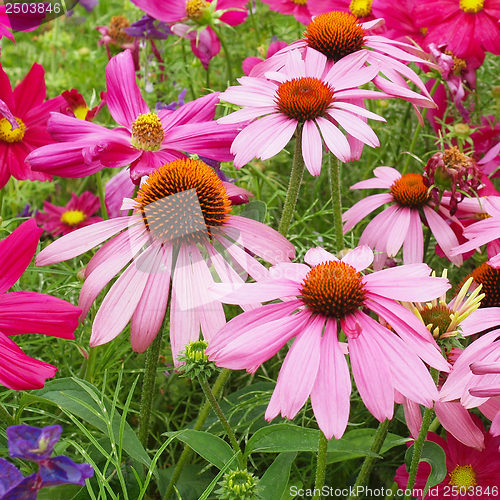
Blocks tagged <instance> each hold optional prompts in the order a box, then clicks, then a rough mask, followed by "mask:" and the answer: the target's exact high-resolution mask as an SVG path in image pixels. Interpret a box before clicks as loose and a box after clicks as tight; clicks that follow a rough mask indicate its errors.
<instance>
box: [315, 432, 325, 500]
mask: <svg viewBox="0 0 500 500" xmlns="http://www.w3.org/2000/svg"><path fill="white" fill-rule="evenodd" d="M327 449H328V439H326V437H325V435H324V434H323V432H321V431H319V441H318V461H317V462H316V481H315V483H314V497H313V498H321V493H320V492H321V488H323V485H324V484H325V473H326V451H327Z"/></svg>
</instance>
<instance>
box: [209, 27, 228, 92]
mask: <svg viewBox="0 0 500 500" xmlns="http://www.w3.org/2000/svg"><path fill="white" fill-rule="evenodd" d="M211 28H212V29H213V30H214V32H215V34H216V35H217V37H218V39H219V40H220V44H221V46H222V50H224V55H225V56H226V58H225V59H226V80H227V82H228V85H231V82H232V81H233V61H232V60H231V53H230V52H229V50H228V48H227V45H226V41H225V40H224V37H223V36H222V34H221V31H220V30H219V29H218V28H216V27H215V26H213V25H212V26H211Z"/></svg>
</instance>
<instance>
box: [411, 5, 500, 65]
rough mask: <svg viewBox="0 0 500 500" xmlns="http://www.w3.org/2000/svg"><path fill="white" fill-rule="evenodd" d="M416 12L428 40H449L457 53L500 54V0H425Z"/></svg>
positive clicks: (438, 42)
mask: <svg viewBox="0 0 500 500" xmlns="http://www.w3.org/2000/svg"><path fill="white" fill-rule="evenodd" d="M415 12H416V19H417V23H418V25H419V26H420V27H422V28H427V32H426V40H427V41H428V43H436V44H437V45H440V44H442V43H447V44H448V46H447V48H448V50H450V51H451V52H452V54H453V55H454V56H457V57H461V58H464V59H468V58H470V57H472V58H477V59H482V58H483V57H484V52H485V51H487V52H492V53H493V54H500V25H499V24H498V19H499V17H500V0H437V1H436V0H421V1H420V2H418V4H417V6H416V9H415Z"/></svg>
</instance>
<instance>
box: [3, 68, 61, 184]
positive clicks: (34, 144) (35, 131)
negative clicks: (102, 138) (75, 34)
mask: <svg viewBox="0 0 500 500" xmlns="http://www.w3.org/2000/svg"><path fill="white" fill-rule="evenodd" d="M44 74H45V71H44V69H43V67H42V66H40V65H39V64H36V63H35V64H33V66H32V67H31V69H30V71H29V73H28V74H27V75H26V76H25V77H24V79H23V80H22V81H21V83H19V84H18V85H16V87H15V89H14V91H12V87H11V86H10V81H9V77H8V76H7V74H6V73H5V71H4V70H3V68H2V66H1V65H0V96H1V98H2V100H3V101H4V102H5V104H6V106H7V107H8V108H9V109H10V111H11V112H12V114H13V115H14V117H15V119H16V121H17V124H18V127H17V128H13V127H12V126H11V124H10V122H9V120H8V119H7V118H1V119H0V189H1V188H2V187H3V186H5V184H7V181H8V180H9V178H10V176H11V175H12V176H13V177H15V178H16V179H19V180H26V179H29V180H32V181H33V180H38V181H44V180H48V179H50V178H51V177H50V175H47V174H44V173H41V172H32V171H31V170H30V168H29V167H28V165H27V164H26V163H25V161H24V160H25V158H26V156H27V155H28V153H30V152H31V151H33V150H34V149H36V148H38V147H39V146H43V145H45V144H50V143H52V142H54V141H53V139H52V137H51V136H50V135H49V133H48V132H47V129H46V127H47V120H48V118H49V112H50V111H61V110H62V109H63V108H64V106H65V101H64V99H63V98H62V97H60V96H59V97H55V98H54V99H49V100H48V101H45V95H46V89H45V79H44Z"/></svg>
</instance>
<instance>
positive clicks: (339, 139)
mask: <svg viewBox="0 0 500 500" xmlns="http://www.w3.org/2000/svg"><path fill="white" fill-rule="evenodd" d="M316 123H317V124H318V127H319V129H320V131H321V135H322V136H323V140H324V141H325V144H326V146H327V147H328V149H329V150H330V151H331V152H332V153H333V154H334V155H335V156H336V157H337V158H338V159H339V160H340V161H343V162H347V161H349V158H350V156H351V148H350V146H349V142H348V141H347V139H346V138H345V136H344V134H342V132H341V131H340V130H339V129H338V127H336V126H335V125H334V124H333V123H332V122H331V121H329V120H327V119H325V118H322V117H321V116H318V117H317V118H316Z"/></svg>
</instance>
